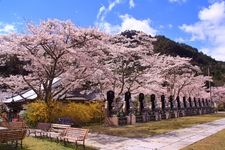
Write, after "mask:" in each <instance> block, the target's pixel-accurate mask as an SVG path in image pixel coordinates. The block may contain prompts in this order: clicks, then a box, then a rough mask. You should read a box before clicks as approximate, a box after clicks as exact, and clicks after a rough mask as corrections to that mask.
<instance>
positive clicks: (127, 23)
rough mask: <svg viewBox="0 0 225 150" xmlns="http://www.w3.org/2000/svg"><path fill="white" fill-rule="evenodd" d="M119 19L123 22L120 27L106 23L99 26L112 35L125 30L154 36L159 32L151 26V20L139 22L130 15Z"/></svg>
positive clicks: (121, 16)
mask: <svg viewBox="0 0 225 150" xmlns="http://www.w3.org/2000/svg"><path fill="white" fill-rule="evenodd" d="M119 17H120V19H121V20H122V21H121V24H120V25H112V24H110V23H108V22H106V21H104V22H100V23H98V24H97V26H98V27H99V28H100V29H101V30H103V31H105V32H108V33H112V34H115V33H119V32H122V31H125V30H137V31H143V32H145V33H147V34H150V35H153V36H154V35H155V34H156V33H157V30H156V29H154V28H153V27H152V26H151V21H150V19H143V20H139V19H136V18H134V17H132V16H130V15H128V14H125V15H120V16H119Z"/></svg>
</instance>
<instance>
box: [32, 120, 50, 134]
mask: <svg viewBox="0 0 225 150" xmlns="http://www.w3.org/2000/svg"><path fill="white" fill-rule="evenodd" d="M50 128H51V123H43V122H39V123H38V124H37V126H36V128H35V129H29V130H28V135H30V134H31V133H34V136H35V137H36V136H37V135H38V134H39V136H47V132H48V131H49V129H50Z"/></svg>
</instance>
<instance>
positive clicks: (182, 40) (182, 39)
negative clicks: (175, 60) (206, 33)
mask: <svg viewBox="0 0 225 150" xmlns="http://www.w3.org/2000/svg"><path fill="white" fill-rule="evenodd" d="M175 41H176V42H179V43H184V42H185V41H186V40H185V39H184V38H182V37H179V38H176V39H175Z"/></svg>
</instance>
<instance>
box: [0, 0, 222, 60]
mask: <svg viewBox="0 0 225 150" xmlns="http://www.w3.org/2000/svg"><path fill="white" fill-rule="evenodd" d="M53 18H57V19H60V20H68V19H69V20H72V21H73V22H74V23H75V24H76V25H78V26H81V27H98V28H100V29H101V30H102V31H105V32H108V33H111V34H115V33H119V32H121V31H124V30H128V29H136V30H141V31H144V32H146V33H148V34H151V35H165V36H166V37H168V38H170V39H172V40H175V41H177V42H182V43H186V44H189V45H191V46H193V47H196V48H198V49H199V50H200V51H202V52H204V53H206V54H208V55H210V56H212V57H213V58H216V59H217V60H223V61H225V2H224V0H89V1H88V0H0V34H8V33H11V32H23V31H24V27H25V25H24V24H25V23H26V22H30V21H32V22H34V23H39V22H40V21H42V20H46V19H53Z"/></svg>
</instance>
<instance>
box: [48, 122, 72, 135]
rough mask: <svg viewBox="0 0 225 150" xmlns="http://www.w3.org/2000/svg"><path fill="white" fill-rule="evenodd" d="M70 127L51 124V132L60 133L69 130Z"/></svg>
mask: <svg viewBox="0 0 225 150" xmlns="http://www.w3.org/2000/svg"><path fill="white" fill-rule="evenodd" d="M70 127H71V125H66V124H55V123H53V124H51V129H50V130H51V131H53V132H58V133H62V132H63V131H64V130H65V129H67V128H70Z"/></svg>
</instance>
